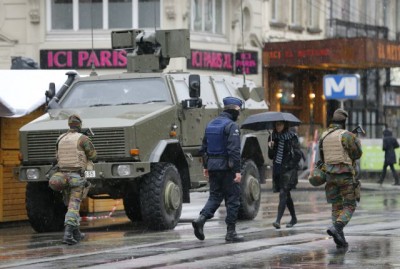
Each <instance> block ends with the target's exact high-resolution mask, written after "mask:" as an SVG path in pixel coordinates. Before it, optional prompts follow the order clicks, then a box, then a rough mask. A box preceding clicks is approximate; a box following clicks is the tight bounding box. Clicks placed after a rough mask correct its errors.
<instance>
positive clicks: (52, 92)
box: [44, 82, 56, 105]
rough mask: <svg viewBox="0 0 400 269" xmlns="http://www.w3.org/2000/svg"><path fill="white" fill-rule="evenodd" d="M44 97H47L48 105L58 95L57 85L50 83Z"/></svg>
mask: <svg viewBox="0 0 400 269" xmlns="http://www.w3.org/2000/svg"><path fill="white" fill-rule="evenodd" d="M44 95H46V105H48V104H49V101H50V100H51V99H53V97H54V96H55V95H56V85H55V84H54V82H50V84H49V89H48V90H47V91H46V93H45V94H44Z"/></svg>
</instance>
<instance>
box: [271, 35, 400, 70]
mask: <svg viewBox="0 0 400 269" xmlns="http://www.w3.org/2000/svg"><path fill="white" fill-rule="evenodd" d="M263 65H264V67H294V68H307V69H326V70H329V69H339V68H343V69H367V68H390V67H400V43H398V42H393V41H387V40H382V39H373V38H366V37H357V38H335V39H322V40H311V41H288V42H272V43H265V45H264V50H263Z"/></svg>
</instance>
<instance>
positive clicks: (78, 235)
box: [72, 227, 85, 242]
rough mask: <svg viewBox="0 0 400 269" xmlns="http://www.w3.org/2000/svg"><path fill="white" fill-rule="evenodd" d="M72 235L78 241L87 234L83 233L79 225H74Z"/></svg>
mask: <svg viewBox="0 0 400 269" xmlns="http://www.w3.org/2000/svg"><path fill="white" fill-rule="evenodd" d="M72 236H73V237H74V239H75V240H76V242H79V241H81V240H83V239H84V238H85V234H84V233H81V231H80V230H79V227H74V230H73V231H72Z"/></svg>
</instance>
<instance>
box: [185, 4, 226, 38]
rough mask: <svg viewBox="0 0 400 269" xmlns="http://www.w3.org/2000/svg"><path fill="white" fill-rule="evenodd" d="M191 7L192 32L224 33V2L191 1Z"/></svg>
mask: <svg viewBox="0 0 400 269" xmlns="http://www.w3.org/2000/svg"><path fill="white" fill-rule="evenodd" d="M191 7H192V8H191V30H192V31H194V32H205V33H211V34H223V33H224V21H225V0H192V6H191Z"/></svg>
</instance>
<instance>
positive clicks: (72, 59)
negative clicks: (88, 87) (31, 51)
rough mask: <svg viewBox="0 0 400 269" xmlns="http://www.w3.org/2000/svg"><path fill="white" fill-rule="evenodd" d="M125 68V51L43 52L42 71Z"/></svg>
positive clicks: (41, 54)
mask: <svg viewBox="0 0 400 269" xmlns="http://www.w3.org/2000/svg"><path fill="white" fill-rule="evenodd" d="M92 64H93V65H94V67H95V68H96V69H101V68H125V67H126V64H127V59H126V51H125V50H108V49H95V50H41V51H40V68H41V69H90V68H92Z"/></svg>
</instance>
